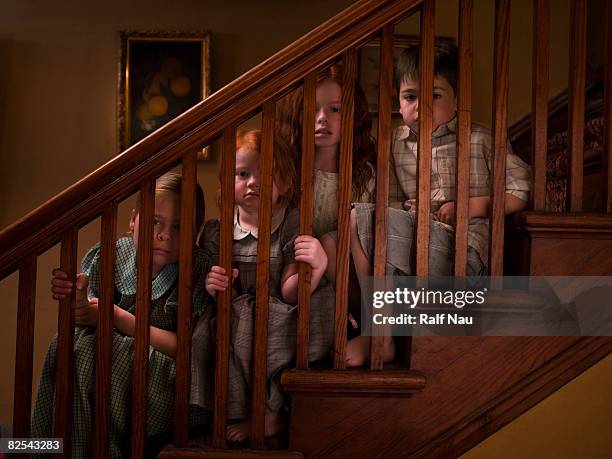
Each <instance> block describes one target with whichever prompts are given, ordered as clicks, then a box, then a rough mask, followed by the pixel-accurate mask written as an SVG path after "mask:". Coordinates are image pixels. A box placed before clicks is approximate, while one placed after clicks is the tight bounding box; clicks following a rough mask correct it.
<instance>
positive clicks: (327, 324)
mask: <svg viewBox="0 0 612 459" xmlns="http://www.w3.org/2000/svg"><path fill="white" fill-rule="evenodd" d="M219 228H220V225H219V221H218V220H214V221H209V222H207V223H206V225H205V228H204V232H203V237H204V242H203V243H202V244H201V245H202V246H203V248H204V250H205V252H206V253H207V255H208V256H210V257H211V259H212V260H218V256H219ZM298 228H299V212H298V211H297V210H296V209H292V210H286V211H285V210H283V211H281V212H278V213H277V214H275V215H274V217H273V219H272V226H271V230H272V234H271V238H270V281H269V295H270V296H269V303H268V307H269V313H268V349H267V378H268V379H267V384H268V388H267V391H268V397H267V402H266V405H267V409H268V410H269V411H278V410H279V409H280V408H281V407H282V405H283V401H284V400H283V394H282V391H281V388H280V384H279V376H280V372H281V371H282V369H283V368H285V367H286V366H287V365H289V363H290V362H291V361H292V360H293V359H294V357H295V348H296V336H297V306H296V305H292V304H287V303H285V302H283V301H282V300H281V299H280V298H282V295H281V289H280V288H281V277H282V272H283V269H284V267H285V266H286V265H288V264H291V263H295V254H294V241H295V238H296V237H297V234H298ZM233 266H234V268H238V270H239V276H238V278H237V279H236V280H235V281H234V287H233V295H232V296H233V298H232V307H231V345H230V363H229V387H228V415H229V418H230V419H242V418H247V417H249V416H250V410H251V390H252V367H253V352H252V351H253V344H252V343H253V338H254V313H255V286H256V277H257V273H256V269H257V232H256V231H247V230H244V229H243V228H241V227H240V225H239V223H238V219H237V215H236V217H235V219H234V244H233ZM333 318H334V295H333V289H331V287H329V286H322V287H320V288H319V289H318V290H317V291H316V292H315V293H313V295H312V296H311V321H310V329H311V332H310V352H309V355H310V359H311V360H318V359H321V358H323V357H325V356H326V355H327V354H328V353H329V351H330V350H331V346H332V342H333ZM192 345H193V350H192V356H193V358H192V395H191V403H192V404H194V405H198V406H201V407H203V408H208V409H210V408H212V400H213V398H212V397H213V386H214V364H213V361H214V358H213V352H214V349H213V348H214V320H212V321H211V320H210V318H209V317H205V316H203V317H202V318H201V319H200V320H199V322H198V324H197V325H196V328H195V330H194V335H193V341H192Z"/></svg>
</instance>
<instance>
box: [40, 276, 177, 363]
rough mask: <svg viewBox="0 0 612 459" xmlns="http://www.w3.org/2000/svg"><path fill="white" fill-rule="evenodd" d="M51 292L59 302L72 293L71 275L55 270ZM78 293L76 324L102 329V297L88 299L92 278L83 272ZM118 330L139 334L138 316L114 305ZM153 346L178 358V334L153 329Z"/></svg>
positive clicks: (75, 312) (115, 325) (77, 288)
mask: <svg viewBox="0 0 612 459" xmlns="http://www.w3.org/2000/svg"><path fill="white" fill-rule="evenodd" d="M52 276H53V277H52V279H51V285H52V287H51V292H52V293H53V298H54V299H56V300H61V299H64V298H65V297H66V296H69V295H70V294H71V293H72V285H73V284H72V281H70V280H68V275H67V274H66V273H65V272H64V271H62V270H60V269H54V270H53V271H52ZM75 284H76V294H75V304H74V321H75V323H76V324H77V325H83V326H88V327H97V326H98V298H91V299H89V298H87V287H88V285H89V278H88V277H87V274H85V273H80V274H78V275H77V277H76V283H75ZM113 325H114V327H115V328H116V329H117V330H119V331H120V332H121V333H123V334H124V335H126V336H134V334H135V331H136V317H135V316H134V315H133V314H131V313H129V312H128V311H126V310H124V309H121V308H120V307H119V306H117V305H114V310H113ZM149 343H150V345H151V346H153V348H155V349H156V350H158V351H159V352H161V353H163V354H166V355H168V356H170V357H172V358H174V357H175V355H176V333H174V332H171V331H168V330H163V329H161V328H157V327H153V326H151V328H150V335H149Z"/></svg>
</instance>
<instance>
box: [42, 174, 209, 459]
mask: <svg viewBox="0 0 612 459" xmlns="http://www.w3.org/2000/svg"><path fill="white" fill-rule="evenodd" d="M180 193H181V176H180V175H178V174H175V173H168V174H165V175H162V176H161V177H160V178H159V179H158V180H157V182H156V186H155V216H154V220H153V248H152V250H153V253H152V294H151V297H152V298H151V318H150V321H151V322H150V323H151V328H150V352H149V388H148V406H147V430H146V435H147V436H152V435H157V434H161V433H164V432H166V431H168V430H170V429H171V427H172V422H173V420H174V416H173V412H174V378H175V371H176V370H175V361H174V356H175V353H176V319H177V317H176V316H177V310H178V304H177V301H178V286H177V284H178V263H177V262H178V259H179V246H180V228H179V221H180ZM196 206H197V207H196V211H195V213H196V215H195V230H196V231H197V229H198V228H199V227H200V226H201V224H202V221H203V218H204V194H203V192H202V189H201V188H200V187H199V186H198V187H197V194H196ZM139 225H140V200H138V201H137V202H136V207H135V209H134V210H133V211H132V217H131V219H130V223H129V228H130V231H131V233H132V235H131V237H122V238H119V239H118V240H117V242H116V264H115V274H114V283H115V293H114V298H115V306H114V314H113V325H114V328H115V331H114V333H113V344H112V347H113V351H112V352H113V354H112V379H111V385H112V391H111V424H110V438H109V440H110V444H109V456H110V457H121V456H122V455H123V454H126V455H129V454H128V453H127V451H129V450H128V449H127V447H128V445H129V436H130V431H131V425H130V399H131V390H132V359H133V346H134V338H133V336H134V333H135V316H134V314H135V312H136V311H135V307H136V249H137V247H138V228H139ZM208 266H209V264H208V263H207V262H206V260H205V258H204V253H203V251H202V250H200V249H198V248H194V252H193V270H194V283H193V285H194V291H193V313H194V315H195V316H199V315H200V314H202V312H203V309H204V298H205V292H204V288H203V284H204V276H205V273H206V270H207V268H208ZM82 269H83V271H84V272H82V273H80V274H79V275H77V278H76V282H75V283H73V282H72V281H71V280H69V279H68V276H67V274H66V273H65V272H63V271H61V270H59V269H54V270H53V278H52V280H51V284H52V288H51V291H52V292H53V298H54V299H57V300H60V299H63V298H65V297H66V296H69V295H70V294H71V291H72V288H73V285H74V286H75V287H76V301H75V305H74V308H75V309H74V314H75V322H76V324H77V325H78V326H77V328H76V329H75V336H74V401H73V428H72V455H73V457H86V456H88V455H89V452H90V450H91V439H92V428H93V426H94V419H93V410H94V396H93V395H94V386H95V347H96V326H97V323H98V296H99V287H100V282H101V279H100V244H96V245H95V246H94V247H92V248H91V249H90V250H89V252H88V253H87V254H86V255H85V257H84V258H83V261H82ZM56 346H57V336H56V337H54V338H53V340H52V341H51V345H50V346H49V351H48V353H47V357H46V359H45V364H44V367H43V371H42V376H41V380H40V385H39V390H38V396H37V399H36V406H35V409H34V415H33V418H32V436H33V437H39V438H40V437H44V438H49V437H53V415H54V395H55V366H56V364H55V362H56V360H55V359H56Z"/></svg>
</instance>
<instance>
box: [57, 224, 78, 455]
mask: <svg viewBox="0 0 612 459" xmlns="http://www.w3.org/2000/svg"><path fill="white" fill-rule="evenodd" d="M78 236H79V232H78V229H77V228H71V229H69V230H68V231H66V232H65V233H64V234H63V235H62V246H61V249H60V269H61V270H62V271H64V272H65V273H66V275H67V276H68V279H71V280H72V281H73V282H75V279H76V275H77V269H78V261H77V248H78V242H79V239H78ZM75 298H76V289H73V290H72V293H71V294H70V296H69V297H67V298H64V299H63V300H60V302H59V311H58V318H57V365H56V369H55V370H56V371H55V381H56V383H55V397H56V400H65V403H56V404H55V419H54V430H53V434H54V435H55V436H56V437H57V438H63V439H64V451H63V452H62V454H61V456H62V457H65V458H69V457H71V450H72V409H73V407H72V404H73V395H72V391H73V371H74V368H73V362H74V355H73V351H74V312H73V304H74V302H75Z"/></svg>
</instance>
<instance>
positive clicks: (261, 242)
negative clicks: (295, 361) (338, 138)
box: [251, 101, 276, 449]
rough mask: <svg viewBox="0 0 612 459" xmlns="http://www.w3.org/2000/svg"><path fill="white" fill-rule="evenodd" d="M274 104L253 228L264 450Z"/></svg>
mask: <svg viewBox="0 0 612 459" xmlns="http://www.w3.org/2000/svg"><path fill="white" fill-rule="evenodd" d="M275 113H276V104H275V102H274V101H270V102H266V103H265V104H264V106H263V114H262V126H261V153H260V156H259V170H260V171H261V186H260V198H259V225H258V229H257V280H256V293H255V304H256V307H255V343H254V345H253V382H252V383H253V408H252V419H251V447H252V448H253V449H263V447H264V430H265V428H264V424H265V422H264V419H265V414H266V395H267V357H268V352H267V349H268V300H269V298H270V297H269V285H270V236H271V235H270V225H271V221H272V182H273V179H272V176H273V173H274V170H273V167H272V164H273V162H274V159H273V158H274V123H275V121H274V118H275Z"/></svg>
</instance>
